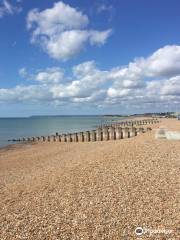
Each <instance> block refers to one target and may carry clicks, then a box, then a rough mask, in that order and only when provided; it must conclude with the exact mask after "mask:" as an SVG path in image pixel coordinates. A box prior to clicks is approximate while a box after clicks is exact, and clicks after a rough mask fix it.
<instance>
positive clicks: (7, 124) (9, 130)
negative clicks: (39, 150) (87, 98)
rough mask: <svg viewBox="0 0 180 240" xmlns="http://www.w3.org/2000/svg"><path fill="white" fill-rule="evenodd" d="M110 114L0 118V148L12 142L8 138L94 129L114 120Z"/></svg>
mask: <svg viewBox="0 0 180 240" xmlns="http://www.w3.org/2000/svg"><path fill="white" fill-rule="evenodd" d="M117 119H119V118H118V117H117V118H116V117H111V116H94V115H93V116H87V115H86V116H33V117H27V118H0V148H2V147H5V146H7V145H10V144H13V142H9V141H8V140H10V139H16V138H21V137H32V136H43V135H44V136H47V135H52V134H55V133H56V132H58V133H60V134H61V133H73V132H79V131H85V130H92V129H95V128H96V127H97V126H99V125H102V124H109V123H111V122H112V121H116V120H117Z"/></svg>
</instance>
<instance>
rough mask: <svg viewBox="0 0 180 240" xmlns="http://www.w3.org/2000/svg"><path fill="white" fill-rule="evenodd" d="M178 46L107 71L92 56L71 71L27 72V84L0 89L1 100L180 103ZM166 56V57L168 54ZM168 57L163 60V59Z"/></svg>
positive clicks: (139, 106)
mask: <svg viewBox="0 0 180 240" xmlns="http://www.w3.org/2000/svg"><path fill="white" fill-rule="evenodd" d="M179 49H180V46H178V45H176V46H174V45H172V46H165V47H163V48H161V49H159V50H157V51H155V52H154V53H152V55H150V56H148V57H147V58H145V57H143V58H136V59H135V60H134V61H132V62H130V63H129V64H128V65H127V66H117V67H115V68H112V69H109V70H102V69H100V68H98V67H97V65H96V63H95V62H94V61H87V62H83V63H81V64H79V65H76V66H74V67H72V69H71V71H70V72H69V71H68V72H67V71H65V70H63V69H61V68H59V67H52V68H46V69H43V70H38V71H36V72H35V73H30V74H29V73H28V72H27V70H26V68H22V69H20V71H19V73H20V75H21V76H22V77H24V78H27V79H29V80H31V81H30V82H29V85H28V84H27V83H28V82H26V85H21V86H15V87H14V88H10V89H3V88H0V102H1V103H3V102H33V103H34V102H40V103H42V104H44V103H46V102H47V103H48V104H50V103H51V104H53V105H54V104H55V105H60V106H62V105H66V104H70V105H71V106H72V107H73V106H75V105H76V106H81V107H84V108H86V106H93V107H95V108H97V107H106V108H109V109H111V107H112V106H114V105H115V106H118V107H119V108H120V111H121V109H123V110H125V109H135V110H136V111H138V110H144V111H146V112H147V111H148V110H149V109H151V110H152V109H153V111H156V110H158V109H164V107H166V106H171V107H172V108H173V107H175V106H179V105H180V68H179V63H180V51H179ZM165 56H166V58H165ZM164 58H165V59H164Z"/></svg>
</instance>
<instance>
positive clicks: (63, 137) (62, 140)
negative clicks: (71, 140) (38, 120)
mask: <svg viewBox="0 0 180 240" xmlns="http://www.w3.org/2000/svg"><path fill="white" fill-rule="evenodd" d="M61 142H67V139H66V134H62V135H61Z"/></svg>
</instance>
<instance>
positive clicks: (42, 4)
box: [0, 0, 180, 117]
mask: <svg viewBox="0 0 180 240" xmlns="http://www.w3.org/2000/svg"><path fill="white" fill-rule="evenodd" d="M179 9H180V2H179V1H178V0H171V1H163V0H158V1H155V0H152V1H146V0H136V1H132V0H131V1H130V0H111V1H110V0H109V1H105V0H99V1H92V0H86V1H84V0H78V1H77V0H73V1H72V0H71V1H70V0H64V1H53V0H51V1H45V0H39V1H34V0H31V1H27V0H19V1H16V0H11V1H10V0H1V1H0V30H1V44H0V116H2V117H3V116H29V115H37V114H39V115H40V114H103V113H105V114H111V113H117V114H121V113H122V114H125V113H136V112H148V111H166V110H169V111H171V110H179V109H178V106H179V103H180V44H179V42H180V30H179V26H180V13H179Z"/></svg>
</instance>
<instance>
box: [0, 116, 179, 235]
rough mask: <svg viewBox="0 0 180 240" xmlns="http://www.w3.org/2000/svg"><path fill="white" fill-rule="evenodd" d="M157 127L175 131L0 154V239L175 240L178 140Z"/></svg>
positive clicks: (175, 126)
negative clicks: (139, 229)
mask: <svg viewBox="0 0 180 240" xmlns="http://www.w3.org/2000/svg"><path fill="white" fill-rule="evenodd" d="M161 125H162V126H163V127H165V128H167V129H169V130H176V131H180V121H177V120H175V119H173V120H171V119H163V120H161V122H160V123H159V124H156V125H154V126H151V127H152V128H153V130H152V131H151V132H146V133H144V134H141V135H138V136H136V137H133V138H129V139H122V140H116V141H108V142H105V141H104V142H84V143H58V142H50V143H37V144H32V145H31V144H24V145H15V146H12V147H9V148H4V149H1V150H0V240H16V239H18V240H21V239H22V240H25V239H27V240H45V239H46V240H61V239H65V240H80V239H83V240H88V239H90V240H91V239H97V240H102V239H103V240H105V239H109V240H115V239H122V240H129V239H130V240H132V239H163V240H164V239H169V240H176V239H177V240H178V239H179V236H180V222H179V219H180V217H179V207H180V203H179V193H180V178H179V176H180V175H179V170H180V164H179V163H180V141H179V140H167V139H155V129H157V128H158V127H159V126H161ZM137 227H142V228H143V229H144V233H143V234H142V235H140V236H138V235H137V234H136V233H135V229H136V228H137Z"/></svg>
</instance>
